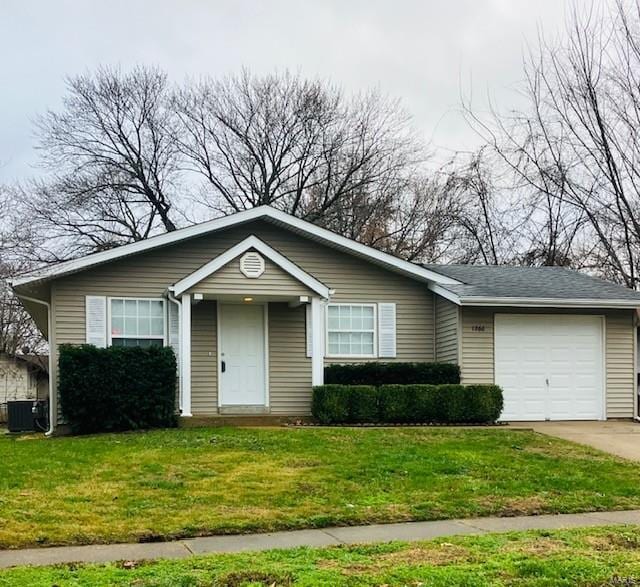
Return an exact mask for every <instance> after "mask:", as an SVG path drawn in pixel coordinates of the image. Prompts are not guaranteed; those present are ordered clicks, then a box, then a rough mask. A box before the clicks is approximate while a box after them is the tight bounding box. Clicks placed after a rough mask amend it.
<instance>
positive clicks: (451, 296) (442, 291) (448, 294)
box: [429, 283, 462, 306]
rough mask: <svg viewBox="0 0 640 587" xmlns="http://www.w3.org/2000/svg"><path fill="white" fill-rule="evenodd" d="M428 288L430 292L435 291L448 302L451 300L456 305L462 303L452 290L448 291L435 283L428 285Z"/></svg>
mask: <svg viewBox="0 0 640 587" xmlns="http://www.w3.org/2000/svg"><path fill="white" fill-rule="evenodd" d="M429 289H430V290H431V291H432V292H434V293H437V294H438V295H439V296H441V297H443V298H445V299H447V300H449V301H450V302H453V303H454V304H456V305H458V306H461V305H462V304H461V302H460V298H459V297H458V296H457V295H456V294H454V293H453V292H451V291H449V290H448V289H445V288H444V287H442V286H441V285H438V284H437V283H434V284H432V285H429Z"/></svg>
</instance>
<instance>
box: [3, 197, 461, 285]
mask: <svg viewBox="0 0 640 587" xmlns="http://www.w3.org/2000/svg"><path fill="white" fill-rule="evenodd" d="M260 218H268V219H271V220H273V221H275V222H276V223H279V224H282V225H284V226H285V227H289V228H291V229H294V230H296V231H298V232H301V233H303V234H306V235H308V236H312V237H315V238H316V239H318V240H319V241H321V242H324V243H325V244H328V245H329V246H332V245H333V246H336V247H338V248H342V249H346V250H348V251H351V252H353V253H355V254H357V255H360V256H362V257H365V258H366V259H369V260H370V261H372V262H375V263H378V264H380V265H382V266H385V267H387V268H388V269H391V270H394V271H398V272H400V273H405V274H407V275H410V276H412V277H414V278H417V279H420V280H422V281H427V282H429V281H435V282H436V283H445V284H446V283H449V284H454V283H460V282H459V281H458V280H456V279H452V278H451V277H447V276H446V275H441V274H440V273H437V272H435V271H431V270H430V269H426V268H424V267H421V266H420V265H416V264H414V263H411V262H409V261H405V260H403V259H399V258H397V257H394V256H393V255H389V254H388V253H383V252H382V251H378V250H377V249H374V248H372V247H369V246H367V245H363V244H361V243H358V242H356V241H353V240H351V239H348V238H346V237H344V236H340V235H339V234H335V233H333V232H331V231H330V230H327V229H325V228H320V227H319V226H316V225H315V224H312V223H311V222H307V221H306V220H301V219H300V218H296V217H295V216H291V215H290V214H287V213H285V212H282V211H280V210H276V209H275V208H271V207H270V206H258V207H256V208H252V209H250V210H244V211H242V212H238V213H236V214H232V215H230V216H224V217H222V218H216V219H215V220H209V221H208V222H203V223H201V224H195V225H193V226H188V227H187V228H182V229H180V230H175V231H173V232H168V233H165V234H161V235H158V236H154V237H151V238H148V239H145V240H142V241H138V242H135V243H131V244H128V245H122V246H120V247H117V248H115V249H111V250H108V251H101V252H99V253H93V254H92V255H87V256H85V257H81V258H79V259H73V260H71V261H65V262H63V263H58V264H57V265H52V266H49V267H46V268H43V269H41V270H39V271H36V272H34V273H32V274H31V275H27V276H24V277H19V278H16V279H14V280H13V281H12V282H11V285H13V286H18V285H25V284H27V283H31V282H34V281H40V280H43V279H49V278H52V277H61V276H62V275H67V274H69V273H74V272H76V271H80V270H82V269H86V268H88V267H93V266H95V265H99V264H102V263H107V262H109V261H113V260H115V259H121V258H123V257H129V256H131V255H135V254H137V253H142V252H144V251H149V250H151V249H156V248H158V247H163V246H166V245H170V244H173V243H176V242H180V241H183V240H187V239H190V238H194V237H197V236H201V235H203V234H207V233H210V232H214V231H217V230H222V229H224V228H228V227H230V226H236V225H238V224H243V223H245V222H250V221H252V220H258V219H260Z"/></svg>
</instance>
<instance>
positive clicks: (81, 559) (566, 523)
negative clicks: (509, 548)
mask: <svg viewBox="0 0 640 587" xmlns="http://www.w3.org/2000/svg"><path fill="white" fill-rule="evenodd" d="M614 524H638V525H640V510H630V511H617V512H593V513H586V514H558V515H544V516H520V517H515V518H471V519H468V520H442V521H435V522H405V523H400V524H377V525H373V526H350V527H340V528H323V529H312V530H295V531H292V532H271V533H266V534H243V535H233V536H209V537H202V538H191V539H188V540H180V541H176V542H155V543H144V544H139V543H134V544H104V545H92V546H61V547H52V548H28V549H24V550H0V568H8V567H15V566H21V565H33V566H45V565H53V564H60V563H104V562H110V561H119V560H126V561H136V560H152V559H159V558H187V557H189V556H193V555H201V554H211V553H220V552H241V551H247V550H253V551H256V550H270V549H273V548H295V547H298V546H336V545H340V544H362V543H367V542H388V541H390V540H404V541H412V540H428V539H430V538H439V537H443V536H452V535H455V534H458V535H459V534H487V533H489V532H509V531H516V530H557V529H560V528H585V527H589V526H607V525H614Z"/></svg>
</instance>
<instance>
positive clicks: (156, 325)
mask: <svg viewBox="0 0 640 587" xmlns="http://www.w3.org/2000/svg"><path fill="white" fill-rule="evenodd" d="M140 334H142V333H140ZM150 334H153V335H154V336H162V335H163V334H164V319H163V318H162V317H160V318H151V333H150Z"/></svg>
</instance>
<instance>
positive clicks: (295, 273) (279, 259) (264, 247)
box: [171, 235, 330, 299]
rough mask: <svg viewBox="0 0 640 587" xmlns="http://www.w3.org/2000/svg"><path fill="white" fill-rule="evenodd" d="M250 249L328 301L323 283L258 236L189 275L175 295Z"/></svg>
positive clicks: (241, 242)
mask: <svg viewBox="0 0 640 587" xmlns="http://www.w3.org/2000/svg"><path fill="white" fill-rule="evenodd" d="M249 249H255V250H256V251H258V252H260V253H262V254H263V255H264V256H265V257H267V258H268V259H270V260H271V261H273V262H274V263H275V264H276V265H278V266H279V267H280V268H281V269H283V270H284V271H286V272H287V273H288V274H289V275H291V276H292V277H293V278H295V279H297V280H298V281H299V282H300V283H302V284H304V285H306V286H307V287H308V288H309V289H310V290H312V291H314V292H315V293H317V294H318V295H319V296H321V297H322V298H325V299H328V298H329V295H330V289H329V288H328V287H327V286H326V285H324V284H323V283H322V282H320V281H318V280H317V279H316V278H315V277H313V276H311V275H309V274H308V273H307V272H305V271H303V270H302V269H300V267H298V266H297V265H296V264H295V263H292V262H291V261H289V259H287V258H286V257H285V256H284V255H282V254H280V253H279V252H278V251H276V250H275V249H273V248H271V247H270V246H269V245H268V244H267V243H265V242H264V241H261V240H260V239H259V238H258V237H257V236H255V235H251V236H248V237H247V238H245V239H244V240H242V241H240V242H239V243H238V244H236V245H234V246H233V247H231V248H230V249H227V250H226V251H225V252H224V253H222V254H220V255H218V256H217V257H216V258H215V259H212V260H211V261H209V262H208V263H207V264H206V265H203V266H202V267H200V269H198V270H197V271H194V272H193V273H192V274H191V275H188V276H187V277H185V278H184V279H181V280H180V281H178V282H177V283H176V284H175V285H174V286H173V287H172V288H171V289H172V291H173V292H174V294H175V295H177V296H179V295H182V294H183V293H184V292H185V291H187V290H189V289H191V288H192V287H194V286H195V285H197V284H198V283H200V282H201V281H202V280H203V279H206V278H207V277H209V275H212V274H213V273H215V272H216V271H218V269H221V268H222V267H224V266H225V265H226V264H227V263H230V262H231V261H233V260H234V259H235V258H236V257H238V256H239V255H242V253H244V252H245V251H247V250H249Z"/></svg>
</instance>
